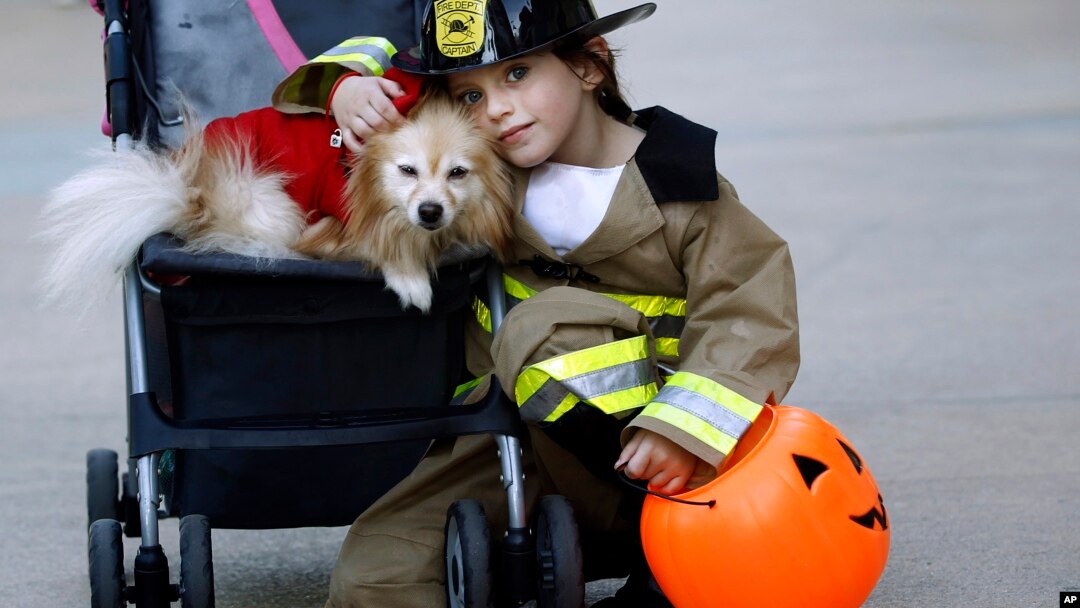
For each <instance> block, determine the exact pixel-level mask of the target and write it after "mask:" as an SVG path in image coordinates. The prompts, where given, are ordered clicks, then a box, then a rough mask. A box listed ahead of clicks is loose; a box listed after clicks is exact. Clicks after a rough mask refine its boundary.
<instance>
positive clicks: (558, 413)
mask: <svg viewBox="0 0 1080 608" xmlns="http://www.w3.org/2000/svg"><path fill="white" fill-rule="evenodd" d="M578 403H581V400H579V399H578V398H577V397H576V396H574V393H567V394H566V396H565V397H563V400H562V401H560V402H559V404H558V405H557V406H555V409H554V410H553V411H552V412H551V414H549V415H548V416H547V418H544V422H555V421H556V420H558V419H559V418H562V415H563V414H565V413H566V412H569V411H570V409H571V408H573V407H574V406H575V405H577V404H578Z"/></svg>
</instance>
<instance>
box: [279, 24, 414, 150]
mask: <svg viewBox="0 0 1080 608" xmlns="http://www.w3.org/2000/svg"><path fill="white" fill-rule="evenodd" d="M395 52H396V49H395V48H394V45H392V44H391V43H390V41H389V40H386V39H385V38H378V37H371V36H357V37H353V38H349V39H348V40H345V41H344V42H342V43H341V44H339V45H337V46H335V47H334V48H332V49H330V50H328V51H326V52H325V53H323V54H322V55H319V56H318V57H316V58H314V59H312V60H311V61H309V62H307V63H305V64H304V65H302V66H300V67H299V68H297V69H296V70H294V71H293V73H292V74H290V75H289V76H288V77H286V78H285V80H283V81H281V83H280V84H278V86H277V88H275V90H274V94H273V96H272V100H273V106H274V108H276V109H277V110H279V111H281V112H285V113H293V114H295V113H305V112H327V113H330V114H333V115H334V119H335V120H336V121H337V123H338V127H339V128H340V129H341V131H342V137H343V139H344V142H345V144H346V146H347V147H348V148H349V149H350V150H352V151H353V152H359V151H360V149H361V145H362V143H361V142H362V140H363V139H364V138H365V137H370V136H371V135H372V134H373V133H375V132H378V131H383V130H386V129H389V128H390V127H392V126H394V125H396V124H399V123H400V122H401V121H402V120H404V118H403V117H402V115H401V112H399V111H398V109H397V108H396V107H395V106H394V104H393V100H394V99H398V98H400V97H402V96H404V95H405V94H406V92H405V90H404V89H403V88H402V86H401V85H400V84H398V83H397V82H393V81H391V80H388V79H386V78H382V76H383V74H385V73H386V72H387V71H388V70H390V69H391V65H390V57H391V56H392V55H393V54H394V53H395ZM350 76H364V78H351V77H350Z"/></svg>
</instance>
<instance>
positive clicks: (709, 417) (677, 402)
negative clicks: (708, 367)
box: [653, 384, 751, 439]
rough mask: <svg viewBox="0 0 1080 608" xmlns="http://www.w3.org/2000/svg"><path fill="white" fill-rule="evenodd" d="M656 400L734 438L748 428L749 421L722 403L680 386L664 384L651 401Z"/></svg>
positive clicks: (654, 401) (741, 434) (737, 437)
mask: <svg viewBox="0 0 1080 608" xmlns="http://www.w3.org/2000/svg"><path fill="white" fill-rule="evenodd" d="M657 402H659V403H666V404H668V405H670V406H672V407H677V408H679V409H680V410H682V411H684V412H687V413H689V414H693V415H694V416H697V417H698V418H701V419H702V420H704V421H705V422H707V423H709V425H711V426H714V427H716V428H717V429H719V430H721V431H723V432H724V434H726V435H731V436H732V437H734V438H735V439H739V438H740V437H742V436H743V434H744V433H746V430H747V429H749V428H750V424H751V421H749V420H747V419H746V418H743V417H742V416H740V415H738V414H736V413H735V412H733V411H731V410H729V409H727V408H726V407H724V406H723V404H720V403H717V402H715V401H713V400H712V399H709V398H708V397H706V396H704V395H702V394H700V393H695V392H694V391H691V390H687V389H685V388H682V387H681V386H673V385H671V384H667V385H664V387H663V388H661V389H660V392H659V393H657V394H656V396H655V397H653V403H657Z"/></svg>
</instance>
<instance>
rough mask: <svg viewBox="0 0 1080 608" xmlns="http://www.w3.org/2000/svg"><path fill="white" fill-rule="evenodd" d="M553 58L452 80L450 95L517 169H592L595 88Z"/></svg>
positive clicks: (524, 60)
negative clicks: (549, 165)
mask: <svg viewBox="0 0 1080 608" xmlns="http://www.w3.org/2000/svg"><path fill="white" fill-rule="evenodd" d="M584 73H585V70H584V68H574V67H571V66H570V65H568V64H567V63H565V62H563V61H562V60H561V59H559V58H558V57H556V56H555V55H553V54H551V53H536V54H532V55H526V56H524V57H520V58H517V59H510V60H507V61H504V62H501V63H497V64H494V65H489V66H485V67H482V68H477V69H475V70H468V71H465V72H458V73H455V74H451V75H450V76H449V77H448V84H449V87H450V94H451V95H453V96H454V97H455V98H457V99H459V100H461V101H462V102H463V103H465V104H466V105H467V106H468V107H469V109H470V110H471V111H472V113H473V116H474V117H475V118H476V119H477V121H478V122H479V124H480V126H481V128H483V129H484V130H485V131H487V132H488V133H489V134H490V135H491V136H492V137H494V138H496V140H497V142H498V147H499V151H500V154H501V155H502V157H503V158H504V159H506V160H507V161H509V162H511V163H513V164H515V165H517V166H519V167H534V166H536V165H538V164H540V163H542V162H544V161H546V160H552V161H556V162H561V163H566V164H577V165H586V164H588V162H587V160H588V158H587V154H586V152H587V151H588V150H589V149H591V148H592V147H594V146H589V145H588V144H589V142H588V133H590V129H588V128H584V127H586V126H587V121H589V120H592V119H594V117H593V116H591V114H590V112H589V111H588V109H590V108H594V107H595V106H596V102H595V101H594V98H593V95H592V89H593V88H595V85H594V84H590V83H587V82H583V81H582V79H581V78H580V77H579V76H582V75H584Z"/></svg>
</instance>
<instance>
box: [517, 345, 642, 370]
mask: <svg viewBox="0 0 1080 608" xmlns="http://www.w3.org/2000/svg"><path fill="white" fill-rule="evenodd" d="M648 356H649V351H648V343H647V341H646V338H645V336H634V337H633V338H626V339H624V340H616V341H615V342H608V343H607V344H598V345H596V346H590V347H589V348H583V349H581V350H575V351H573V352H569V353H566V354H564V355H559V356H557V357H552V358H550V359H545V360H543V361H541V362H539V363H535V364H533V365H531V366H529V367H530V369H531V368H535V369H538V370H541V371H543V372H545V373H547V374H548V375H549V376H551V377H552V378H554V379H556V380H565V379H567V378H570V377H572V376H579V375H581V374H585V373H588V372H592V371H597V370H601V369H604V368H607V367H611V366H612V364H613V363H624V362H626V361H637V360H638V359H644V358H646V357H648Z"/></svg>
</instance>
